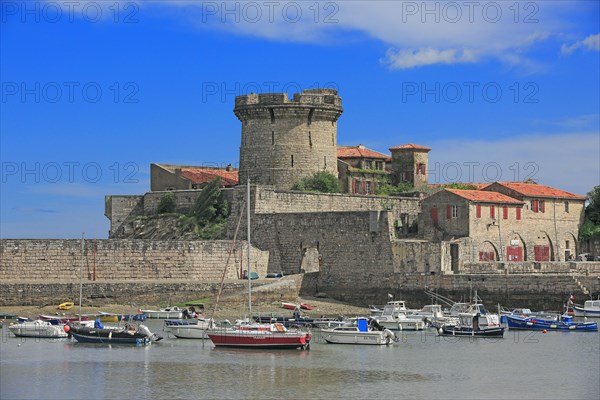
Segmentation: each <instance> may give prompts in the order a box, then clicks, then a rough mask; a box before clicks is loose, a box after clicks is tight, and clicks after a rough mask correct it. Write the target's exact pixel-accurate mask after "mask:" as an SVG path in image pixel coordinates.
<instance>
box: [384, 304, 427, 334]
mask: <svg viewBox="0 0 600 400" xmlns="http://www.w3.org/2000/svg"><path fill="white" fill-rule="evenodd" d="M407 312H408V310H407V309H406V305H405V303H404V301H390V302H388V303H387V304H386V305H385V306H384V307H383V312H382V313H381V316H378V317H374V319H375V321H377V323H378V324H379V325H381V326H383V327H384V328H386V329H391V330H394V331H420V330H423V329H425V321H423V319H422V318H421V317H418V316H417V317H414V318H409V317H408V316H407Z"/></svg>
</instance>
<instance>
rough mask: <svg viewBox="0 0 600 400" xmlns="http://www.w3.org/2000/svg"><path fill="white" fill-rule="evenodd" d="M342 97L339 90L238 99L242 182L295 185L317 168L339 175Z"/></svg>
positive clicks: (289, 186) (314, 90)
mask: <svg viewBox="0 0 600 400" xmlns="http://www.w3.org/2000/svg"><path fill="white" fill-rule="evenodd" d="M342 111H343V110H342V99H341V98H340V97H339V96H338V94H337V91H336V90H333V89H313V90H304V91H303V92H301V93H296V94H294V97H293V99H292V100H290V99H289V98H288V95H287V93H268V94H254V93H252V94H249V95H246V96H238V97H236V99H235V108H234V113H235V115H236V117H237V118H238V119H239V120H240V122H241V123H242V138H241V139H242V141H241V145H240V170H239V179H240V182H242V183H244V182H246V180H247V178H250V181H251V182H252V183H257V184H260V185H273V186H275V187H277V188H279V189H290V188H291V187H292V186H293V185H294V184H295V183H296V182H298V181H299V180H300V179H302V178H304V177H308V176H311V175H313V174H314V173H315V172H319V171H327V172H330V173H332V174H333V175H335V176H337V175H338V167H337V142H336V141H337V120H338V118H339V116H340V115H341V114H342Z"/></svg>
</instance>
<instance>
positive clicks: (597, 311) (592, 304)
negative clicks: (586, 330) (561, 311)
mask: <svg viewBox="0 0 600 400" xmlns="http://www.w3.org/2000/svg"><path fill="white" fill-rule="evenodd" d="M573 312H574V313H575V316H576V317H600V299H598V300H587V301H586V302H585V303H584V304H583V307H581V306H579V305H575V304H574V305H573Z"/></svg>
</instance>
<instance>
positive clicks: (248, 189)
mask: <svg viewBox="0 0 600 400" xmlns="http://www.w3.org/2000/svg"><path fill="white" fill-rule="evenodd" d="M246 189H247V193H246V195H247V201H246V207H247V208H246V214H247V221H246V225H247V227H246V229H247V230H248V231H247V233H248V234H247V236H246V239H247V242H248V314H249V315H248V318H252V288H251V284H250V282H252V279H250V277H251V274H250V272H251V269H250V178H249V177H248V184H247V188H246Z"/></svg>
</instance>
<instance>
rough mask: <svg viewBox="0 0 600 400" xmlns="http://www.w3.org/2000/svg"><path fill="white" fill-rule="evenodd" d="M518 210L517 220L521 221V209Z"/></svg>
mask: <svg viewBox="0 0 600 400" xmlns="http://www.w3.org/2000/svg"><path fill="white" fill-rule="evenodd" d="M516 210H517V220H520V219H521V207H517V208H516Z"/></svg>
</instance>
